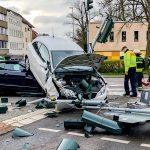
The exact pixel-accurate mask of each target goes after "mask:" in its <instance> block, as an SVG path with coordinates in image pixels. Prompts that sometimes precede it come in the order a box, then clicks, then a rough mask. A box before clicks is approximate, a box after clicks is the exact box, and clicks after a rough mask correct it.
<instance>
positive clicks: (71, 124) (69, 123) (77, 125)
mask: <svg viewBox="0 0 150 150" xmlns="http://www.w3.org/2000/svg"><path fill="white" fill-rule="evenodd" d="M84 126H85V123H84V122H83V121H81V119H78V120H65V121H64V128H65V129H66V130H68V129H84Z"/></svg>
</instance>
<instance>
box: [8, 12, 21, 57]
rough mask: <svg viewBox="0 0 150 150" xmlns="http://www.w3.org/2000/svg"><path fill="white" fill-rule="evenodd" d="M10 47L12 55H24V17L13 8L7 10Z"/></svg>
mask: <svg viewBox="0 0 150 150" xmlns="http://www.w3.org/2000/svg"><path fill="white" fill-rule="evenodd" d="M7 21H8V49H9V55H10V56H11V57H18V58H19V57H22V51H23V32H22V18H21V17H20V16H19V15H17V14H16V13H15V12H13V11H11V10H7Z"/></svg>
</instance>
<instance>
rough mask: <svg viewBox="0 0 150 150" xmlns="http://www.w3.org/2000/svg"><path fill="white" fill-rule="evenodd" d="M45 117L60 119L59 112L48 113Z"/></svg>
mask: <svg viewBox="0 0 150 150" xmlns="http://www.w3.org/2000/svg"><path fill="white" fill-rule="evenodd" d="M45 115H46V116H47V117H50V118H54V117H58V113H57V112H48V113H46V114H45Z"/></svg>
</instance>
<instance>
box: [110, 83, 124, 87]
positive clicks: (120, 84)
mask: <svg viewBox="0 0 150 150" xmlns="http://www.w3.org/2000/svg"><path fill="white" fill-rule="evenodd" d="M108 86H121V87H123V86H124V85H123V84H108Z"/></svg>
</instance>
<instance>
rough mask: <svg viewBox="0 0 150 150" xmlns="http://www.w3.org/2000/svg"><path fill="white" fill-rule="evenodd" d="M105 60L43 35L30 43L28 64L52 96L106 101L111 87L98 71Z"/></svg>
mask: <svg viewBox="0 0 150 150" xmlns="http://www.w3.org/2000/svg"><path fill="white" fill-rule="evenodd" d="M103 60H104V56H101V55H98V54H86V53H84V50H83V49H82V48H81V47H79V46H78V45H77V44H76V43H74V42H72V41H70V40H65V39H61V38H56V37H49V36H39V37H37V38H36V39H34V40H33V41H32V43H29V46H28V51H27V55H26V57H25V64H26V70H27V71H31V72H32V73H33V75H34V76H35V78H36V79H37V81H38V82H39V84H40V85H41V87H42V88H43V89H44V91H45V92H46V93H47V95H48V96H50V97H55V99H77V98H78V99H89V100H90V99H96V100H104V99H106V97H107V84H106V82H105V80H104V79H103V78H102V76H101V75H100V74H99V73H98V72H97V69H98V68H99V66H100V64H101V62H102V61H103Z"/></svg>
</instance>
